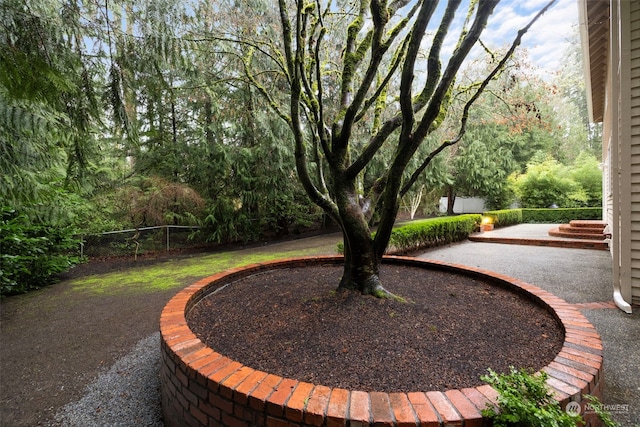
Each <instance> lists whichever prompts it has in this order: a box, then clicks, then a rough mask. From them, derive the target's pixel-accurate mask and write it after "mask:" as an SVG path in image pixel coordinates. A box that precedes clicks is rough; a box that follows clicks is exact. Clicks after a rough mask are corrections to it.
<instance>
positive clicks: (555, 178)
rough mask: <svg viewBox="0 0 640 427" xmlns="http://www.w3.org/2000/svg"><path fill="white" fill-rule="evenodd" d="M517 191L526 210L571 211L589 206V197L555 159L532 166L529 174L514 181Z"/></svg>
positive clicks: (528, 169)
mask: <svg viewBox="0 0 640 427" xmlns="http://www.w3.org/2000/svg"><path fill="white" fill-rule="evenodd" d="M514 187H515V191H516V194H517V196H518V199H519V200H520V204H521V206H522V207H524V208H548V207H551V206H559V207H563V208H571V207H582V206H588V204H589V196H588V195H587V193H586V191H585V190H584V189H583V188H582V187H581V185H580V184H579V183H577V182H575V181H574V180H573V179H572V177H571V173H570V169H569V168H567V167H566V166H563V165H561V164H560V163H558V162H557V161H556V160H554V159H547V160H546V161H544V162H542V163H532V164H529V165H528V166H527V172H526V173H525V174H523V175H520V176H518V177H517V178H516V179H515V182H514Z"/></svg>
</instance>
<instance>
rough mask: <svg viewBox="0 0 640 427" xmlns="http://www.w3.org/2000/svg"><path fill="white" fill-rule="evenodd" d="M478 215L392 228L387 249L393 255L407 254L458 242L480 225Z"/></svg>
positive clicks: (420, 222)
mask: <svg viewBox="0 0 640 427" xmlns="http://www.w3.org/2000/svg"><path fill="white" fill-rule="evenodd" d="M480 219H481V216H480V215H479V214H469V215H458V216H453V217H444V218H429V219H424V220H420V221H415V222H412V223H411V224H407V225H403V226H401V227H397V228H394V230H393V231H392V232H391V239H390V240H389V249H390V250H391V251H393V252H394V253H408V252H412V251H416V250H419V249H425V248H431V247H435V246H441V245H446V244H450V243H454V242H460V241H462V240H465V239H466V238H467V237H469V234H471V233H473V232H474V231H475V230H476V229H477V228H478V225H479V224H480Z"/></svg>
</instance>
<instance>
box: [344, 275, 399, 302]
mask: <svg viewBox="0 0 640 427" xmlns="http://www.w3.org/2000/svg"><path fill="white" fill-rule="evenodd" d="M344 290H352V291H358V292H360V293H361V294H363V295H371V296H374V297H376V298H382V299H391V300H394V301H398V302H407V300H406V299H405V298H403V297H401V296H399V295H396V294H394V293H392V292H389V291H388V290H386V289H385V288H384V287H383V286H382V284H381V283H380V278H379V277H378V276H377V275H373V276H371V277H369V278H368V279H367V280H366V281H365V283H364V284H362V285H359V284H358V283H356V282H355V281H354V280H351V279H345V278H344V277H343V278H342V279H341V280H340V285H339V286H338V291H344Z"/></svg>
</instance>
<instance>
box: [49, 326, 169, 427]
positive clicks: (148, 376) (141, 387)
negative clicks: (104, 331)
mask: <svg viewBox="0 0 640 427" xmlns="http://www.w3.org/2000/svg"><path fill="white" fill-rule="evenodd" d="M159 349H160V333H159V332H156V333H155V334H152V335H150V336H149V337H147V338H145V339H143V340H141V341H139V342H138V343H137V344H136V346H135V347H134V348H133V350H132V351H131V352H130V353H129V354H127V355H126V356H125V357H123V358H121V359H119V360H118V361H117V362H116V363H115V364H114V365H113V366H112V367H111V368H110V369H109V370H108V371H107V372H105V373H103V374H101V375H100V376H99V377H98V378H97V379H96V380H95V381H93V382H92V383H91V384H89V386H87V389H86V394H85V395H84V397H83V398H82V399H80V400H78V401H77V402H72V403H69V404H67V405H65V406H63V407H62V408H61V409H60V410H59V411H58V412H57V413H56V416H55V418H56V423H58V424H59V425H62V426H68V427H87V426H148V427H160V426H162V425H164V424H163V423H162V408H161V407H160V379H159V377H158V372H159V369H160V351H159Z"/></svg>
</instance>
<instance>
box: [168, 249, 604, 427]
mask: <svg viewBox="0 0 640 427" xmlns="http://www.w3.org/2000/svg"><path fill="white" fill-rule="evenodd" d="M315 262H321V263H329V262H330V263H340V262H341V258H340V257H315V258H299V259H292V260H283V261H278V262H274V263H266V264H256V265H252V266H249V267H246V268H243V269H234V270H229V271H227V272H225V273H220V274H216V275H214V276H210V277H208V278H206V279H203V280H200V281H198V282H196V283H194V284H193V285H191V286H189V287H187V288H186V289H184V290H182V291H181V292H179V293H178V294H177V295H176V296H175V297H174V298H173V299H172V300H171V301H169V303H168V304H167V305H166V306H165V308H164V310H163V312H162V315H161V318H160V331H161V336H162V365H161V372H160V378H161V388H162V409H163V414H164V423H165V425H166V426H167V427H182V426H229V427H249V426H273V427H289V426H308V425H311V426H327V427H333V426H336V427H337V426H347V425H349V426H364V425H376V426H381V427H384V426H389V427H391V426H398V427H400V426H402V427H409V426H421V427H429V426H463V425H464V426H465V427H472V426H478V427H480V426H482V425H483V419H482V416H481V414H480V411H481V409H483V408H484V407H485V406H486V405H487V403H493V402H495V399H496V395H497V393H496V392H495V390H494V389H493V388H491V387H490V386H489V385H483V386H479V387H474V388H466V389H462V390H448V391H446V392H444V393H443V392H435V391H416V392H414V393H381V392H364V391H357V390H352V391H350V390H344V389H337V388H336V389H330V388H328V387H325V386H322V385H315V384H309V383H305V382H300V381H296V380H293V379H288V378H281V377H278V376H276V375H271V374H268V373H266V372H261V371H257V370H254V369H252V368H250V367H247V366H243V365H242V364H241V363H239V362H236V361H234V360H231V359H229V358H227V357H225V356H223V355H221V354H218V353H216V352H215V351H214V350H213V349H211V348H208V347H207V346H205V345H204V344H203V343H202V342H201V341H200V340H199V339H198V338H197V337H196V336H195V335H194V334H193V332H191V330H190V329H189V327H188V325H187V322H186V319H185V313H186V312H188V310H189V309H190V307H191V306H193V304H195V303H196V302H197V301H199V300H200V299H201V298H202V297H203V296H205V295H207V293H208V292H210V291H212V290H214V289H216V288H217V287H219V286H221V285H222V284H224V283H227V282H228V281H229V280H232V279H233V278H237V277H241V276H244V275H246V274H249V273H254V272H256V271H258V270H261V269H272V268H278V267H285V266H289V267H291V266H305V265H309V264H310V263H315ZM385 262H388V263H406V264H411V265H413V266H423V267H424V268H444V269H448V270H456V271H461V272H462V273H463V274H470V275H475V276H483V277H485V278H488V279H490V280H493V281H495V282H499V283H501V284H503V285H505V286H509V287H512V288H513V289H514V290H516V291H518V292H526V293H529V294H530V295H531V296H532V297H533V298H534V299H536V300H538V301H539V302H540V303H541V304H543V305H546V306H547V307H548V308H549V309H550V310H552V311H553V312H554V313H555V315H556V316H557V318H558V319H559V321H560V322H561V323H562V325H563V327H564V329H565V342H564V346H563V348H562V350H561V351H560V353H558V356H557V357H556V358H555V359H554V361H553V362H551V363H550V364H549V365H548V366H546V367H545V368H543V370H544V371H546V372H547V374H548V375H549V380H548V384H549V385H550V386H551V387H552V389H553V390H554V391H555V393H556V397H557V398H558V400H559V401H560V402H561V404H562V406H563V407H565V406H566V405H567V404H568V403H569V402H570V401H577V402H579V403H581V406H582V408H584V407H585V402H583V394H587V393H588V394H592V395H595V396H598V397H599V398H600V399H602V385H603V379H602V343H601V341H600V336H599V335H598V333H597V332H596V330H595V328H594V327H593V326H592V325H591V324H590V323H589V321H588V320H587V319H586V318H585V317H584V316H583V315H582V314H581V313H580V312H579V311H578V310H577V309H576V308H575V307H572V306H571V305H569V304H568V303H566V302H565V301H563V300H561V299H560V298H557V297H555V296H554V295H552V294H550V293H548V292H546V291H544V290H542V289H540V288H537V287H535V286H532V285H529V284H526V283H524V282H521V281H519V280H516V279H512V278H509V277H506V276H502V275H498V274H495V273H490V272H487V271H483V270H479V269H473V268H469V267H464V266H457V265H452V264H445V263H438V262H433V261H426V260H420V259H416V258H408V257H388V258H387V259H386V260H385ZM586 421H587V424H586V425H587V426H597V425H599V421H598V420H597V419H594V417H593V416H588V417H587V420H586ZM484 422H485V423H486V420H485V421H484Z"/></svg>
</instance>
